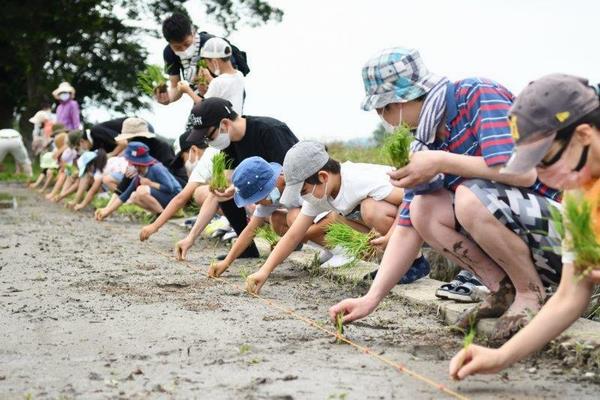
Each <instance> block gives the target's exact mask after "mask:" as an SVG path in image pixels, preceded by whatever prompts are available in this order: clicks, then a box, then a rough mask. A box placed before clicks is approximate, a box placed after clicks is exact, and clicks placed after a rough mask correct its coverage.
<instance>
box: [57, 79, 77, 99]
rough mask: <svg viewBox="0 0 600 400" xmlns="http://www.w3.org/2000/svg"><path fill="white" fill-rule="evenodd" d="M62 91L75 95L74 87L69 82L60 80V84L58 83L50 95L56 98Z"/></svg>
mask: <svg viewBox="0 0 600 400" xmlns="http://www.w3.org/2000/svg"><path fill="white" fill-rule="evenodd" d="M64 92H67V93H71V94H72V95H73V96H75V88H74V87H73V86H71V84H70V83H69V82H61V83H60V85H58V87H57V88H56V89H54V91H53V92H52V96H54V97H55V98H58V95H59V94H60V93H64Z"/></svg>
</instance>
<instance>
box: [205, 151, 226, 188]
mask: <svg viewBox="0 0 600 400" xmlns="http://www.w3.org/2000/svg"><path fill="white" fill-rule="evenodd" d="M230 165H231V161H230V160H228V159H227V154H225V153H223V152H219V153H217V154H216V155H215V156H214V157H213V159H212V177H211V180H210V188H211V189H212V190H218V191H219V192H221V191H223V190H225V189H227V187H228V186H229V182H228V181H227V177H226V176H225V171H226V170H227V168H229V166H230Z"/></svg>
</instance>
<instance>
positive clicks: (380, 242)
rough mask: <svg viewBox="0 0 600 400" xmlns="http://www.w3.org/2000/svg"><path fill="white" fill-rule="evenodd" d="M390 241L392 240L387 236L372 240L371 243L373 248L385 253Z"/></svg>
mask: <svg viewBox="0 0 600 400" xmlns="http://www.w3.org/2000/svg"><path fill="white" fill-rule="evenodd" d="M389 239H390V238H389V237H388V236H387V235H385V236H379V237H376V238H375V239H372V240H371V241H370V242H369V243H371V246H373V247H375V248H376V249H377V250H379V251H384V250H385V248H386V247H387V244H388V241H389Z"/></svg>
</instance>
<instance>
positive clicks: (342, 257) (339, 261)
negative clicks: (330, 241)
mask: <svg viewBox="0 0 600 400" xmlns="http://www.w3.org/2000/svg"><path fill="white" fill-rule="evenodd" d="M330 254H331V257H329V259H328V260H327V261H325V262H324V263H322V264H321V268H339V267H343V266H344V265H348V264H352V263H354V262H356V259H355V258H354V257H352V256H349V255H348V254H347V253H346V251H345V250H344V249H343V248H341V247H340V246H336V247H334V248H333V249H332V250H330Z"/></svg>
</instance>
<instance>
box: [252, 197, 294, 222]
mask: <svg viewBox="0 0 600 400" xmlns="http://www.w3.org/2000/svg"><path fill="white" fill-rule="evenodd" d="M301 206H302V198H301V197H300V196H298V197H297V198H296V199H294V200H293V201H292V202H291V203H290V204H289V205H288V206H287V207H286V206H284V205H283V204H281V203H279V202H277V204H271V205H268V206H263V205H262V204H257V205H256V209H255V210H254V214H253V216H255V217H258V218H269V217H270V216H271V215H273V213H274V212H275V211H277V210H279V209H285V210H289V209H292V208H298V207H301Z"/></svg>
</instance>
